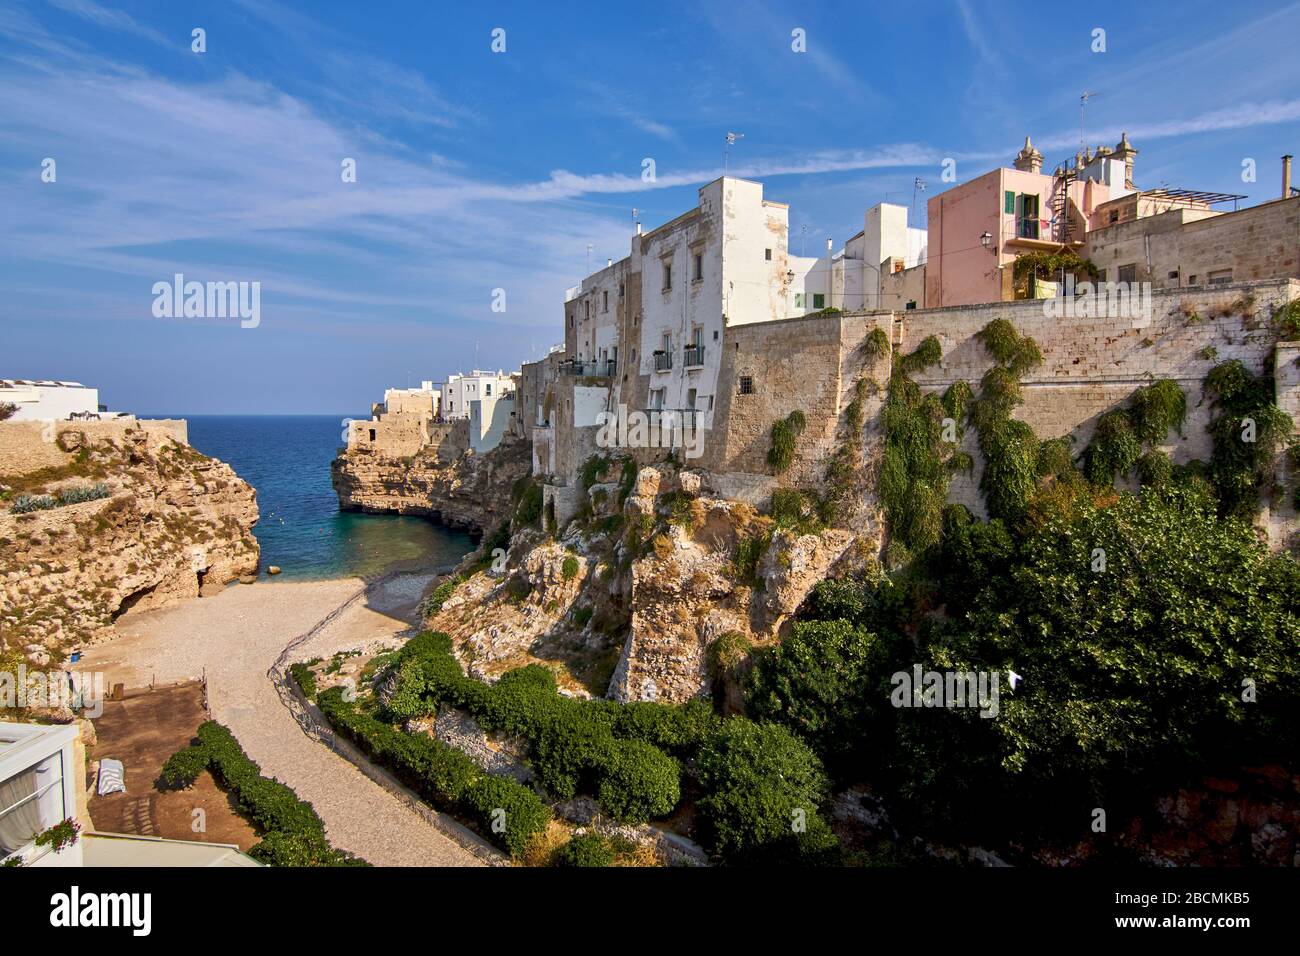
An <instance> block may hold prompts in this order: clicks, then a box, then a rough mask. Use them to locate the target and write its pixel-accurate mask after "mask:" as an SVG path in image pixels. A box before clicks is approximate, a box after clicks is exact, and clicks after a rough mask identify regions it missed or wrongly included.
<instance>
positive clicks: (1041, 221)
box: [925, 135, 1137, 308]
mask: <svg viewBox="0 0 1300 956" xmlns="http://www.w3.org/2000/svg"><path fill="white" fill-rule="evenodd" d="M1136 154H1137V150H1136V149H1134V148H1133V146H1132V144H1131V143H1129V141H1128V136H1127V135H1125V136H1124V137H1123V138H1122V139H1121V140H1120V142H1119V143H1118V144H1117V145H1116V146H1115V148H1114V149H1111V148H1109V147H1105V146H1102V147H1098V149H1097V151H1096V153H1095V154H1094V153H1093V152H1092V151H1091V150H1088V151H1087V152H1086V153H1079V154H1076V155H1075V157H1074V160H1073V162H1067V163H1065V164H1063V165H1062V166H1060V167H1058V168H1057V169H1056V170H1055V171H1054V172H1052V173H1050V174H1046V173H1043V172H1042V168H1043V154H1042V153H1040V152H1039V151H1038V150H1037V149H1035V148H1034V146H1033V144H1032V143H1031V142H1030V141H1029V137H1025V145H1024V148H1023V149H1021V151H1020V153H1019V154H1018V155H1017V156H1016V158H1015V162H1014V164H1013V166H1011V167H1002V168H999V169H994V170H991V171H989V172H987V173H985V174H984V175H982V176H979V177H977V178H975V179H973V180H971V181H970V182H968V183H962V184H961V185H959V186H954V187H953V188H952V189H949V190H948V191H946V192H943V193H940V194H939V195H937V196H935V197H934V198H933V199H931V200H930V201H929V203H928V211H929V233H930V235H929V259H928V262H927V264H926V273H925V307H926V308H938V307H941V306H948V305H972V304H976V303H980V302H1000V301H1007V300H1010V299H1012V298H1014V292H1013V289H1012V268H1011V267H1012V264H1013V263H1014V262H1015V260H1016V258H1017V257H1018V256H1021V255H1023V254H1025V253H1026V252H1036V251H1047V252H1054V251H1057V250H1060V249H1073V250H1078V249H1081V248H1082V247H1083V245H1084V238H1085V235H1086V233H1087V232H1088V230H1089V229H1090V228H1093V227H1095V225H1097V220H1096V218H1095V217H1094V212H1095V210H1096V209H1097V207H1098V206H1100V205H1101V204H1102V203H1105V202H1108V201H1110V200H1112V199H1116V198H1118V197H1120V196H1123V195H1126V194H1128V193H1132V192H1134V187H1133V157H1134V156H1135V155H1136Z"/></svg>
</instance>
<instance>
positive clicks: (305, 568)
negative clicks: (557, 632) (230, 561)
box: [141, 413, 474, 580]
mask: <svg viewBox="0 0 1300 956" xmlns="http://www.w3.org/2000/svg"><path fill="white" fill-rule="evenodd" d="M141 417H142V418H143V417H146V416H141ZM147 417H149V418H184V419H186V420H187V421H188V422H189V437H190V444H191V445H193V446H194V448H196V449H197V450H198V451H200V452H202V453H203V454H205V455H207V456H209V457H211V458H219V459H221V460H222V461H224V462H226V463H227V464H228V465H230V466H231V467H233V468H234V469H235V471H236V472H237V473H238V474H239V476H240V477H241V478H243V479H244V480H245V481H247V482H248V483H249V484H250V485H252V486H253V487H254V488H255V489H257V507H258V511H259V512H260V514H261V518H260V519H259V520H258V522H257V526H256V527H255V528H254V529H253V533H254V534H255V535H256V536H257V540H258V543H259V544H260V545H261V548H262V571H261V573H262V575H264V576H265V575H266V569H267V568H268V567H270V566H271V565H278V566H279V567H280V569H281V577H283V578H300V579H318V580H319V579H323V578H339V577H351V576H362V577H370V576H372V575H375V574H379V573H382V572H383V571H384V570H386V569H387V568H389V567H390V566H392V565H395V564H398V563H403V564H409V563H413V562H427V563H428V564H429V565H430V566H443V565H450V564H455V563H456V562H457V561H459V560H460V559H461V558H462V557H463V556H464V555H466V554H468V553H469V552H470V551H472V550H473V548H474V541H473V539H472V538H471V537H470V535H469V534H467V533H466V532H464V531H456V530H452V529H450V528H447V527H444V526H443V525H440V524H437V523H436V522H434V521H431V520H428V519H426V518H416V517H405V516H401V515H365V514H356V513H353V512H341V511H339V502H338V497H337V496H336V495H335V494H334V489H333V487H332V486H331V485H330V462H331V461H332V460H333V459H334V456H335V455H336V454H338V450H339V448H340V447H341V446H342V445H344V444H345V443H346V442H345V439H344V438H343V429H344V426H343V424H342V422H343V416H340V415H185V414H181V413H175V414H167V415H149V416H147ZM358 417H368V416H358Z"/></svg>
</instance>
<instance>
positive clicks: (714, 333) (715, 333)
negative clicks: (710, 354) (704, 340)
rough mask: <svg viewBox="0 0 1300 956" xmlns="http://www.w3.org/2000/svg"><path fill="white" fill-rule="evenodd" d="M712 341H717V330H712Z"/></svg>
mask: <svg viewBox="0 0 1300 956" xmlns="http://www.w3.org/2000/svg"><path fill="white" fill-rule="evenodd" d="M713 341H715V342H716V341H718V330H717V329H714V330H713Z"/></svg>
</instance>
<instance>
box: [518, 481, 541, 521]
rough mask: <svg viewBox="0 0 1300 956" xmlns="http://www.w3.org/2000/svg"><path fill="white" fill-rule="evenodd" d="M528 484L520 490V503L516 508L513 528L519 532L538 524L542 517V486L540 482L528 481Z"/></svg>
mask: <svg viewBox="0 0 1300 956" xmlns="http://www.w3.org/2000/svg"><path fill="white" fill-rule="evenodd" d="M526 480H527V482H528V483H527V484H526V485H525V486H524V487H523V488H522V489H520V493H519V503H518V504H517V505H516V506H515V515H514V518H513V519H512V525H511V526H512V527H513V528H514V529H515V530H516V531H518V530H519V529H520V528H527V527H529V526H530V525H534V524H536V523H537V519H538V518H540V517H541V516H542V497H543V495H542V486H541V483H540V482H537V481H534V480H532V479H526Z"/></svg>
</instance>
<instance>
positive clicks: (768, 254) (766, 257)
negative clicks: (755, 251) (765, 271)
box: [763, 249, 772, 262]
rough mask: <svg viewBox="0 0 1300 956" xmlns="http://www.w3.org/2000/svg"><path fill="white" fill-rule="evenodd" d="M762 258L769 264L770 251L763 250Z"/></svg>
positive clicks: (770, 258)
mask: <svg viewBox="0 0 1300 956" xmlns="http://www.w3.org/2000/svg"><path fill="white" fill-rule="evenodd" d="M763 258H764V259H766V260H767V261H768V262H771V261H772V250H771V249H764V250H763Z"/></svg>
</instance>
